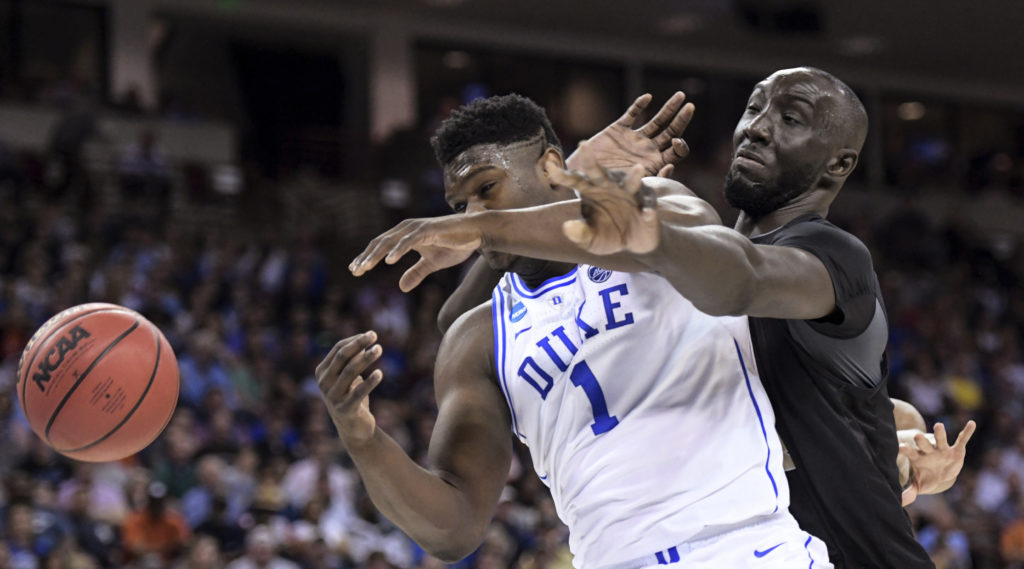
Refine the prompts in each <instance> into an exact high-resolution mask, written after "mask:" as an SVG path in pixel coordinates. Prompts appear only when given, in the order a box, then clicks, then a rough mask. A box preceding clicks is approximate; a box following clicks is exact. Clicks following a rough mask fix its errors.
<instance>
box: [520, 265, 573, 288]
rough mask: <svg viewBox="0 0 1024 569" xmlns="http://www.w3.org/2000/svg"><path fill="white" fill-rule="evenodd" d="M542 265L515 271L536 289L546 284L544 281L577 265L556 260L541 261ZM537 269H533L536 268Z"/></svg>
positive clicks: (528, 284)
mask: <svg viewBox="0 0 1024 569" xmlns="http://www.w3.org/2000/svg"><path fill="white" fill-rule="evenodd" d="M541 263H542V265H539V266H538V265H532V263H531V264H530V265H532V266H528V267H524V268H523V269H520V270H516V271H515V273H516V274H517V275H519V278H520V279H522V280H523V282H524V283H525V284H526V286H528V287H530V288H532V289H536V288H537V287H539V286H540V285H542V284H544V281H546V280H548V279H551V278H554V277H560V276H562V275H564V274H566V273H568V272H569V271H571V270H572V268H573V267H575V266H576V265H574V264H572V263H557V262H554V261H541ZM534 268H535V270H531V269H534Z"/></svg>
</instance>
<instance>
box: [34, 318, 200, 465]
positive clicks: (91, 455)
mask: <svg viewBox="0 0 1024 569" xmlns="http://www.w3.org/2000/svg"><path fill="white" fill-rule="evenodd" d="M179 381H180V380H179V377H178V360H177V359H176V358H175V357H174V352H173V351H172V350H171V346H170V344H168V343H167V338H164V335H163V334H162V333H161V332H160V330H159V329H157V327H156V326H154V325H153V323H152V322H150V321H149V320H146V319H145V318H144V317H143V316H142V315H141V314H139V313H138V312H135V311H134V310H131V309H128V308H125V307H123V306H118V305H116V304H105V303H99V302H96V303H90V304H80V305H78V306H74V307H71V308H69V309H67V310H65V311H63V312H61V313H60V314H57V315H56V316H54V317H53V318H50V319H49V320H47V321H46V323H45V324H43V325H42V327H40V328H39V330H38V331H36V333H35V334H33V336H32V339H31V340H29V342H28V345H27V346H25V351H24V352H22V354H21V362H20V363H19V364H18V400H19V401H20V402H21V408H22V410H23V411H24V413H25V417H26V418H27V419H28V422H29V424H30V425H32V430H33V431H35V433H36V434H37V435H39V436H40V437H41V438H42V439H43V440H44V441H46V443H47V444H48V445H50V446H51V447H53V449H54V450H56V451H57V452H59V453H61V454H64V455H66V456H69V457H71V458H75V459H78V460H85V461H90V462H102V461H107V460H117V459H120V458H124V457H126V456H130V455H132V454H134V453H136V452H138V451H140V450H142V449H143V448H145V447H146V445H148V444H149V443H151V442H153V440H154V439H155V438H156V437H157V435H159V434H160V431H162V430H163V429H164V427H165V426H167V422H168V421H169V420H170V419H171V414H172V413H173V412H174V407H175V405H176V404H177V402H178V387H179Z"/></svg>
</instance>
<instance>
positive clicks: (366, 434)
mask: <svg viewBox="0 0 1024 569" xmlns="http://www.w3.org/2000/svg"><path fill="white" fill-rule="evenodd" d="M334 428H335V430H337V432H338V438H340V439H341V442H342V444H344V445H345V449H346V450H348V452H349V454H353V453H356V452H358V451H359V450H360V449H364V448H366V447H368V446H369V445H370V444H371V443H372V442H373V439H374V438H375V437H376V435H377V430H378V429H377V425H376V423H374V424H373V425H365V424H363V425H349V426H346V425H345V424H344V423H343V422H341V421H337V420H335V421H334Z"/></svg>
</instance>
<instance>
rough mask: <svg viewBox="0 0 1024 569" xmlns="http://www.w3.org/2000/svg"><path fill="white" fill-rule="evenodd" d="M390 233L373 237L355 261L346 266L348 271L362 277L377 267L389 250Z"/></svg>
mask: <svg viewBox="0 0 1024 569" xmlns="http://www.w3.org/2000/svg"><path fill="white" fill-rule="evenodd" d="M392 231H394V230H393V229H392V230H391V231H388V232H387V233H384V234H383V235H378V236H377V237H374V239H373V241H370V244H369V245H367V246H366V249H364V250H363V252H362V253H360V254H359V255H358V256H357V257H356V258H355V259H353V260H352V262H351V263H349V265H348V270H349V271H350V272H351V273H352V274H353V275H354V276H357V277H361V276H363V275H364V274H365V273H366V272H367V271H369V270H370V269H372V268H374V267H376V266H377V263H380V261H381V259H383V258H384V256H385V255H387V253H388V251H390V250H391V246H390V242H391V239H390V237H391V235H392Z"/></svg>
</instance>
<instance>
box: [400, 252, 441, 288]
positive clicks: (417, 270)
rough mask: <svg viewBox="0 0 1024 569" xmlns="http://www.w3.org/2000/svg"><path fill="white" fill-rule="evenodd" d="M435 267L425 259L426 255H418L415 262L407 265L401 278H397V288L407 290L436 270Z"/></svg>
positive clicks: (417, 284)
mask: <svg viewBox="0 0 1024 569" xmlns="http://www.w3.org/2000/svg"><path fill="white" fill-rule="evenodd" d="M436 270H437V268H436V267H433V266H431V264H430V263H429V262H428V261H427V259H426V257H420V260H419V261H416V264H414V265H413V266H411V267H409V268H408V270H406V271H405V273H403V274H402V278H401V279H399V280H398V288H400V289H401V290H402V292H409V291H410V290H412V289H414V288H416V287H417V286H419V284H420V283H421V282H423V279H425V278H427V276H428V275H430V273H433V272H434V271H436Z"/></svg>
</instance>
